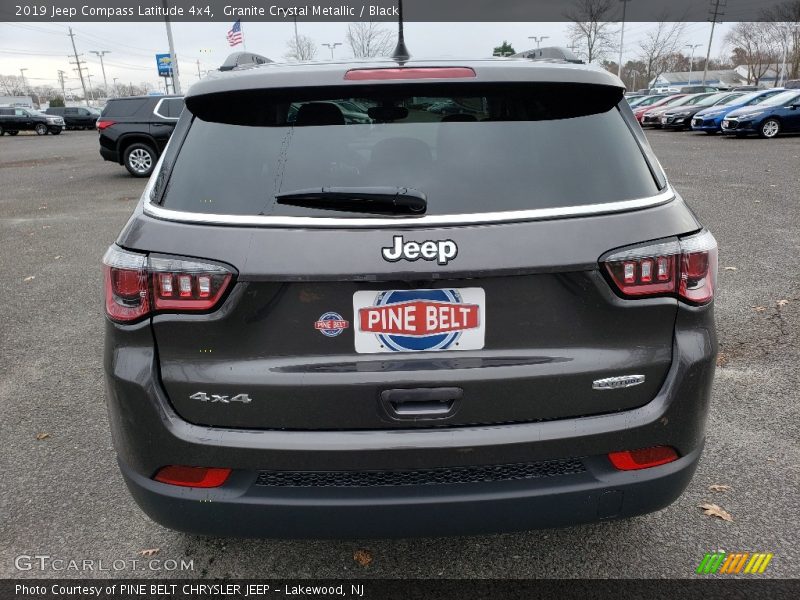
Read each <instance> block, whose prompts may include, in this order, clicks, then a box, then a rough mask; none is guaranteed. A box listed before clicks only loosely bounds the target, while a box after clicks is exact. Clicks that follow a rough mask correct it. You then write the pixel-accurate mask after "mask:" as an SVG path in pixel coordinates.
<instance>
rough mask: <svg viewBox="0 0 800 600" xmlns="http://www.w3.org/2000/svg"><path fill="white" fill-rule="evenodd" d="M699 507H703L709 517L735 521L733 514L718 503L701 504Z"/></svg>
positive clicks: (704, 512)
mask: <svg viewBox="0 0 800 600" xmlns="http://www.w3.org/2000/svg"><path fill="white" fill-rule="evenodd" d="M698 508H702V509H703V514H704V515H708V516H709V517H717V518H719V519H722V520H723V521H733V517H732V516H731V514H730V513H729V512H728V511H727V510H725V509H724V508H722V507H721V506H719V505H717V504H708V503H706V504H701V505H700V506H699V507H698Z"/></svg>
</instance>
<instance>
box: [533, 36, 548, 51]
mask: <svg viewBox="0 0 800 600" xmlns="http://www.w3.org/2000/svg"><path fill="white" fill-rule="evenodd" d="M549 37H550V36H549V35H540V36H538V37H537V36H535V35H529V36H528V39H529V40H533V41H534V42H536V49H537V50H538V49H539V47H540V46H541V44H542V42H543V41H544V40H546V39H547V38H549Z"/></svg>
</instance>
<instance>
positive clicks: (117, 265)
mask: <svg viewBox="0 0 800 600" xmlns="http://www.w3.org/2000/svg"><path fill="white" fill-rule="evenodd" d="M103 270H104V273H105V296H106V314H108V316H109V318H110V319H112V320H113V321H118V322H121V323H129V322H132V321H136V320H137V319H140V318H142V317H145V316H147V315H149V314H151V313H154V312H158V311H170V312H199V311H209V310H211V309H213V308H214V307H216V306H217V305H218V304H219V302H220V300H221V299H222V297H223V295H224V294H225V292H226V291H227V289H228V288H229V287H230V283H231V281H232V280H233V272H232V271H230V270H229V269H226V268H225V267H222V266H220V265H215V264H207V263H202V262H196V261H191V260H180V259H175V258H162V257H152V256H151V257H148V256H145V255H144V254H138V253H135V252H128V251H127V250H123V249H121V248H118V247H117V246H111V247H110V248H109V249H108V251H107V252H106V254H105V256H104V257H103Z"/></svg>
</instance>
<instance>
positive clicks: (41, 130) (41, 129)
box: [33, 123, 47, 135]
mask: <svg viewBox="0 0 800 600" xmlns="http://www.w3.org/2000/svg"><path fill="white" fill-rule="evenodd" d="M33 130H34V131H35V132H36V135H47V125H45V124H44V123H39V124H37V125H36V127H34V128H33Z"/></svg>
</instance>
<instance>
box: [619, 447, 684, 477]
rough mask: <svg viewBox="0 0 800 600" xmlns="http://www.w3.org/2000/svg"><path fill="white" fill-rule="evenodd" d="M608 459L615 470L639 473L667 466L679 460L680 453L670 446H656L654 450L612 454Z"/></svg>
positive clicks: (643, 449) (647, 449) (644, 449)
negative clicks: (641, 470)
mask: <svg viewBox="0 0 800 600" xmlns="http://www.w3.org/2000/svg"><path fill="white" fill-rule="evenodd" d="M608 459H609V460H610V461H611V464H612V465H614V468H615V469H617V470H619V471H638V470H639V469H649V468H650V467H657V466H659V465H665V464H667V463H671V462H673V461H676V460H678V453H677V452H675V449H674V448H671V447H670V446H655V447H653V448H640V449H639V450H623V451H622V452H612V453H611V454H609V455H608Z"/></svg>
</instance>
